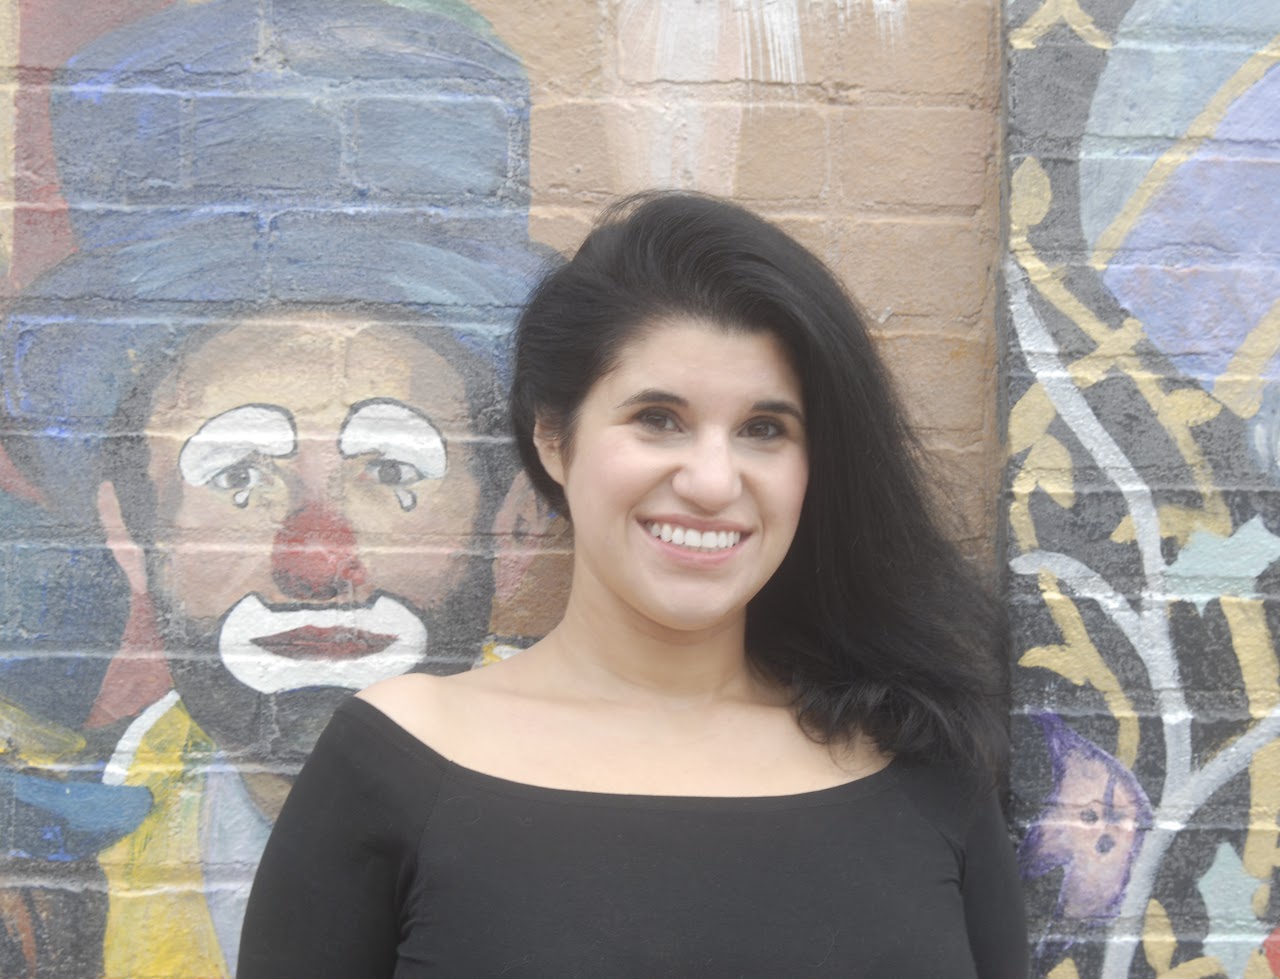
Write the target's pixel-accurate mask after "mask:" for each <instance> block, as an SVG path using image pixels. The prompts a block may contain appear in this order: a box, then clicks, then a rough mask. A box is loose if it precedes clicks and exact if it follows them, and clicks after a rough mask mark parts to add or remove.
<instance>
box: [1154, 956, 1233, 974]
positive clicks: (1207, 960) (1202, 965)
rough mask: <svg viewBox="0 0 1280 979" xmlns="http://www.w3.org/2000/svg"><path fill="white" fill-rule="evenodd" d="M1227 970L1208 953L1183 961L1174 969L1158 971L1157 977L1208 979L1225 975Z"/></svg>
mask: <svg viewBox="0 0 1280 979" xmlns="http://www.w3.org/2000/svg"><path fill="white" fill-rule="evenodd" d="M1226 974H1227V970H1226V969H1224V968H1223V967H1222V963H1221V962H1219V961H1218V960H1217V959H1215V958H1211V957H1210V956H1208V955H1202V956H1200V958H1198V959H1192V960H1191V961H1190V962H1183V963H1182V964H1181V965H1179V966H1178V967H1177V968H1176V969H1170V970H1169V971H1168V972H1161V973H1158V979H1209V977H1210V976H1225V975H1226Z"/></svg>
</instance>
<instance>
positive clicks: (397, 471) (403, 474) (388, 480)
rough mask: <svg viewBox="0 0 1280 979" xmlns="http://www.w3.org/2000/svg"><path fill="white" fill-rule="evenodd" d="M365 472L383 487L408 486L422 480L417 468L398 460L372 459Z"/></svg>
mask: <svg viewBox="0 0 1280 979" xmlns="http://www.w3.org/2000/svg"><path fill="white" fill-rule="evenodd" d="M365 471H366V472H367V473H368V474H369V475H370V476H372V477H373V478H374V479H376V480H377V481H378V482H379V483H381V484H382V485H383V486H408V485H409V484H411V483H416V482H417V481H418V480H420V479H422V478H423V475H422V473H421V472H419V471H418V467H417V466H413V465H411V464H409V463H407V462H401V461H400V460H399V459H374V460H373V461H372V462H371V463H369V466H368V468H367V469H366V470H365Z"/></svg>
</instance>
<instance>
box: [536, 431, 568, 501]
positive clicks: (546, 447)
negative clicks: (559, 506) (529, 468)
mask: <svg viewBox="0 0 1280 979" xmlns="http://www.w3.org/2000/svg"><path fill="white" fill-rule="evenodd" d="M533 447H534V448H535V449H537V450H538V461H539V462H541V463H542V468H543V469H545V470H546V471H547V475H548V476H550V477H551V478H552V479H554V480H555V481H556V482H557V483H559V484H560V485H561V486H564V456H563V454H562V453H561V451H560V436H559V435H557V434H555V433H554V432H553V431H552V429H551V426H550V425H548V424H547V423H546V422H544V421H543V420H542V419H541V418H539V419H538V420H537V421H535V422H534V423H533Z"/></svg>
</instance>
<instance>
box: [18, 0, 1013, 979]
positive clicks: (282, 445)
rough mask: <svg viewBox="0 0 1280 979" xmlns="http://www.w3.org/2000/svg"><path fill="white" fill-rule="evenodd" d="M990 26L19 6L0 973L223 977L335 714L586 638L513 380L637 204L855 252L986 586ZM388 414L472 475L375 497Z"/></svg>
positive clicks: (630, 0) (249, 1)
mask: <svg viewBox="0 0 1280 979" xmlns="http://www.w3.org/2000/svg"><path fill="white" fill-rule="evenodd" d="M998 30H999V11H998V8H997V6H996V5H995V4H994V3H992V2H991V0H827V2H823V3H800V2H798V0H797V2H795V3H765V2H757V0H746V2H733V3H731V2H728V0H723V2H719V3H714V2H713V3H707V2H695V0H665V2H639V0H603V2H601V0H533V2H529V3H509V2H500V0H474V2H472V3H471V4H470V5H468V4H466V3H463V2H461V0H397V2H387V3H381V2H376V0H274V2H273V3H269V4H263V3H259V2H258V0H206V2H201V3H189V4H188V3H173V2H167V0H95V2H93V3H84V2H78V0H4V2H2V3H0V63H2V64H3V68H4V75H3V77H2V78H0V188H3V192H2V193H0V198H2V199H0V246H2V251H3V256H2V257H3V260H4V263H5V271H6V273H7V274H6V279H5V283H6V291H7V294H8V296H9V302H8V303H7V304H6V311H5V319H4V323H3V333H2V335H0V369H2V370H3V377H4V391H5V402H4V406H3V407H4V414H3V418H2V420H3V427H4V430H3V433H0V434H2V435H3V447H4V453H3V454H2V455H0V549H2V558H0V561H2V563H0V573H2V574H3V578H2V579H0V582H2V584H0V730H2V731H3V733H4V736H3V738H0V747H2V753H3V767H0V841H2V843H3V853H4V857H3V864H2V865H0V921H3V923H4V929H3V931H0V973H2V974H4V975H6V976H8V975H14V976H18V975H36V974H38V975H40V976H57V975H67V976H81V975H94V974H98V973H99V972H106V973H107V974H110V975H117V976H135V977H136V976H143V975H220V974H226V972H227V971H228V970H229V969H230V968H231V965H232V963H231V961H230V958H229V956H230V953H231V952H232V951H233V949H234V946H235V935H236V931H237V929H238V921H239V915H240V913H241V907H242V901H243V899H244V895H245V891H246V888H247V883H248V881H249V879H250V878H251V875H252V871H253V866H254V862H255V861H256V858H257V857H256V855H257V853H259V852H260V849H261V846H262V840H263V837H264V835H265V833H266V832H267V830H268V828H269V825H270V821H271V818H272V814H273V813H274V812H275V811H276V810H277V809H278V806H279V803H280V801H281V798H282V797H283V794H284V791H285V790H286V789H287V781H286V780H284V779H282V778H281V777H280V776H281V775H287V774H288V773H289V772H290V771H292V770H293V769H294V768H295V767H296V765H297V764H298V762H299V760H300V759H301V757H302V756H303V755H304V753H305V751H306V750H307V748H308V747H309V745H310V743H311V741H312V740H313V739H314V737H315V735H316V732H317V726H318V725H319V724H321V723H323V720H324V719H325V717H326V716H327V713H328V711H329V710H330V709H331V707H332V705H333V704H334V703H335V702H336V701H337V700H338V699H340V698H341V697H342V696H345V695H346V693H347V692H349V690H350V689H353V688H358V687H360V686H363V685H364V684H366V683H368V682H370V681H371V680H372V679H376V678H377V677H378V676H381V675H385V674H387V673H394V672H399V671H401V670H403V669H408V668H425V669H430V670H436V671H451V670H458V669H465V668H467V667H469V666H471V665H472V664H473V663H475V662H481V661H483V660H484V659H486V658H492V657H494V656H500V655H503V654H504V653H505V651H506V650H507V649H509V648H512V647H515V646H519V645H521V644H523V643H526V642H528V641H530V640H531V639H533V638H536V637H537V636H538V635H540V634H542V633H543V632H545V631H546V629H547V628H549V626H550V625H551V624H552V623H553V622H554V618H555V614H554V613H555V609H556V608H557V606H558V603H559V602H560V601H561V600H562V592H563V581H564V575H565V569H566V560H565V540H564V537H563V528H562V527H561V526H560V524H559V523H558V522H557V521H555V520H554V519H553V518H552V517H551V516H550V515H548V514H546V513H544V512H542V511H540V510H539V509H538V507H537V505H536V503H535V502H534V501H533V499H532V497H531V494H530V492H529V490H528V487H527V486H526V485H525V484H524V483H523V481H522V480H521V479H520V477H518V476H516V475H515V473H514V470H513V467H512V465H511V460H510V458H509V456H507V455H506V454H505V453H503V452H501V451H494V446H495V436H499V435H500V434H501V421H500V412H498V411H497V409H496V406H497V405H498V403H499V401H500V391H501V386H502V377H501V373H502V368H501V358H500V356H498V354H497V351H498V350H499V349H500V347H501V342H502V337H503V334H504V331H505V329H506V327H507V325H508V324H509V322H510V319H511V316H512V315H513V312H514V309H515V306H516V304H517V303H518V301H519V299H520V296H521V295H522V294H523V291H524V289H525V288H527V285H528V282H529V280H530V278H531V277H532V275H533V274H534V272H535V271H536V269H537V268H538V267H539V266H540V265H541V264H542V263H543V261H544V260H545V259H546V257H547V255H549V254H550V252H551V250H553V249H556V250H561V249H567V248H571V247H572V246H573V245H574V244H575V243H576V242H577V241H578V240H579V239H580V238H581V236H582V235H583V234H584V232H585V230H586V228H587V227H588V226H589V224H590V221H591V219H592V216H593V215H594V213H595V212H596V211H597V210H598V208H599V206H600V205H601V204H602V203H603V202H605V201H607V200H608V199H610V198H611V197H613V196H615V195H617V194H618V193H621V192H624V191H628V190H634V189H638V188H642V187H648V186H654V185H662V186H680V187H695V188H699V189H703V190H708V191H713V192H716V193H721V194H726V195H729V196H732V197H734V198H736V199H738V200H741V201H742V202H744V203H746V204H748V205H750V206H752V207H756V208H758V209H760V210H762V211H763V212H765V213H766V214H768V215H769V216H771V217H773V218H775V219H776V220H778V221H779V222H780V223H782V224H783V225H784V226H785V227H786V228H788V229H789V230H791V231H792V232H794V233H795V234H796V235H797V236H798V237H800V238H801V239H802V240H803V241H805V242H807V243H808V244H810V245H811V246H813V247H814V248H815V249H816V250H817V251H818V252H819V253H820V254H821V255H822V256H823V257H824V258H826V259H827V260H828V261H829V262H830V263H831V265H832V266H833V267H834V268H835V269H836V270H837V271H838V272H839V273H840V274H841V275H842V276H843V277H844V278H845V279H846V281H847V282H848V283H849V285H850V286H851V288H852V289H853V290H854V292H855V293H856V295H857V296H858V298H859V299H860V300H861V302H862V303H863V304H864V305H865V306H866V308H867V309H868V311H869V312H870V314H871V315H872V317H873V319H874V321H875V323H876V332H877V335H878V336H879V337H880V338H881V339H882V342H883V343H882V345H883V350H884V352H885V354H886V356H887V357H888V358H889V360H890V362H891V364H892V365H893V367H894V368H895V371H896V372H897V375H898V378H899V382H900V384H901V385H902V388H903V391H904V393H905V395H906V401H907V403H908V405H909V408H910V410H911V412H912V414H913V416H914V418H915V419H916V421H917V422H918V424H919V425H920V426H921V427H922V429H923V431H924V434H925V439H926V442H927V443H928V444H929V445H930V446H931V447H932V448H933V449H934V450H935V451H936V453H937V455H938V456H939V460H940V476H939V485H940V487H947V488H949V489H950V491H951V493H952V498H953V502H952V507H953V509H954V511H955V513H956V516H957V526H958V527H961V528H962V529H961V530H959V531H958V532H959V533H961V534H962V535H963V536H964V537H965V539H966V543H967V546H968V547H969V548H970V550H971V551H973V552H974V553H975V554H976V555H978V556H979V557H980V558H982V559H984V560H986V561H988V562H990V561H991V560H992V559H993V557H994V554H995V546H994V538H995V527H996V521H997V511H996V507H995V505H994V501H995V500H996V498H997V493H998V486H999V479H1000V475H999V468H1000V462H1001V460H1002V450H1001V447H1000V445H999V439H998V434H997V404H998V401H999V397H998V395H999V391H998V389H997V384H996V378H995V364H996V358H997V353H998V351H997V339H996V332H995V330H994V329H993V326H992V324H993V322H994V320H995V317H996V307H997V292H996V273H995V269H996V262H997V258H998V256H999V252H1000V248H999V239H1000V233H1001V232H1000V226H999V195H1000V180H999V174H1000V170H1001V156H1000V152H999V148H998V145H999V144H998V139H999V136H1000V127H999V123H998V119H999V98H1000V96H999V74H1000V58H1001V45H1000V42H999V33H998ZM361 412H364V414H363V415H361V414H360V413H361ZM388 412H390V414H388ZM388 419H391V420H392V421H394V422H396V423H397V424H399V425H401V427H402V428H403V426H404V425H408V426H409V428H410V429H411V430H413V431H415V432H418V441H417V442H415V443H414V444H413V445H409V446H399V448H400V449H403V450H404V451H406V452H418V453H419V454H418V455H416V456H413V458H414V459H418V460H419V462H420V464H421V466H425V467H427V468H430V465H431V463H429V461H422V460H429V459H431V458H436V457H435V456H433V455H432V454H431V448H430V446H431V445H436V444H437V443H436V442H432V439H433V438H434V439H437V440H438V443H439V444H440V445H447V447H448V450H447V466H446V467H445V468H443V469H442V471H440V472H438V473H436V474H435V475H433V476H431V475H427V474H423V473H421V472H420V473H419V474H420V475H423V479H422V480H419V481H413V480H409V479H407V478H406V477H405V476H404V472H405V471H404V470H400V469H397V470H395V471H394V472H393V471H391V470H386V471H383V470H379V471H378V472H376V473H370V472H365V471H363V470H361V473H360V474H356V473H354V472H353V471H351V469H350V467H351V465H352V462H351V459H350V458H348V457H347V456H343V455H341V454H340V453H335V451H334V446H335V444H336V445H341V444H342V442H341V440H342V438H344V437H346V438H352V439H354V438H356V437H357V436H356V434H355V433H357V432H359V433H361V434H360V435H359V437H360V438H366V439H367V438H373V437H374V435H371V434H370V433H376V432H377V431H378V426H379V425H380V424H386V423H387V421H388ZM424 419H425V422H424V421H423V420H424ZM357 423H358V424H357ZM209 426H214V427H215V428H216V427H217V426H223V427H224V428H225V429H227V430H231V429H233V428H234V429H235V430H237V431H239V430H244V431H248V432H250V433H252V438H250V439H248V442H247V443H246V445H245V446H244V452H243V453H242V454H241V455H240V456H238V457H237V458H234V459H233V458H223V457H222V456H219V455H218V454H217V453H216V452H211V451H210V449H209V446H210V445H213V444H216V443H217V442H218V440H217V439H214V438H212V437H208V438H204V437H202V436H201V433H202V432H203V433H205V435H206V436H208V435H209V434H210V433H211V432H213V431H214V428H210V427H209ZM139 433H144V434H145V439H144V441H143V442H142V443H141V444H142V445H144V446H145V447H146V448H147V450H148V452H147V454H145V455H139V454H138V452H137V449H138V444H139V443H138V442H137V439H130V438H129V437H128V436H131V435H137V434H139ZM433 433H434V434H433ZM223 441H225V440H223ZM429 443H430V444H429ZM361 444H363V443H361ZM496 444H498V447H499V448H501V445H500V441H499V442H498V443H496ZM202 446H203V447H202ZM383 450H385V451H384V455H385V454H386V453H388V452H390V448H388V447H387V446H383ZM304 462H305V465H304ZM344 467H347V468H344ZM317 474H319V475H317ZM361 474H363V476H364V477H365V481H364V482H358V481H357V476H358V475H361ZM348 480H350V481H348ZM370 481H372V485H370ZM195 486H199V487H200V488H201V489H202V490H208V491H209V492H208V494H206V495H205V496H201V497H199V499H197V498H196V496H197V494H195V493H194V492H193V491H192V487H195ZM424 499H427V500H429V501H430V505H426V504H423V505H419V503H420V500H424ZM357 567H358V568H359V569H360V572H361V573H360V575H356V574H354V572H352V569H353V568H357ZM349 572H350V573H349ZM357 578H358V579H359V580H360V581H363V582H365V583H366V584H365V585H363V586H361V587H363V588H364V589H365V590H364V591H358V589H357V588H356V586H355V585H354V584H352V582H354V581H355V580H356V579H357ZM357 591H358V593H357ZM303 595H305V596H307V601H308V603H310V604H312V605H314V604H315V603H316V602H317V600H320V601H323V600H325V596H330V597H332V598H333V600H334V601H340V600H345V601H346V603H347V604H348V605H356V606H358V607H359V608H361V609H362V611H361V612H360V614H359V616H357V617H354V618H352V617H348V619H343V620H342V621H341V622H340V621H339V620H338V618H335V617H334V616H333V615H327V614H326V613H323V612H321V613H320V614H318V615H316V616H312V617H311V618H308V619H306V621H303V619H302V618H296V617H295V618H288V617H287V616H288V615H289V614H290V613H289V611H288V606H289V604H290V602H291V601H298V600H299V596H303ZM378 596H381V597H382V598H383V599H386V600H387V602H386V604H378V603H377V602H376V601H375V599H376V598H377V597H378ZM273 616H274V617H273ZM280 616H286V617H280ZM303 634H305V635H306V636H309V637H310V638H309V639H308V640H307V641H309V642H312V643H313V644H317V645H318V646H319V647H321V648H323V649H326V650H327V653H326V654H325V655H322V656H321V657H320V658H318V659H317V658H316V657H315V656H309V657H301V658H300V657H299V656H297V652H298V650H297V649H296V648H293V649H291V648H290V644H291V643H293V644H294V645H295V646H296V644H297V643H298V642H300V641H301V640H300V639H299V636H300V635H303ZM387 636H393V637H394V642H391V643H390V644H388V643H387V642H386V637H387ZM317 637H320V638H317ZM257 639H263V640H269V641H267V642H266V643H265V645H264V644H262V643H255V640H257ZM237 642H238V643H240V644H241V647H245V648H248V647H246V646H245V644H246V643H247V644H248V645H249V646H252V647H253V649H252V650H250V652H252V653H253V655H252V656H251V657H250V658H249V659H250V661H251V662H253V663H254V664H255V666H254V668H253V669H250V670H247V671H244V670H241V671H237V670H233V669H230V668H228V667H227V666H226V663H227V662H230V661H231V660H234V657H230V658H229V659H228V658H227V657H225V656H218V655H214V651H215V650H216V651H218V652H219V653H223V654H225V653H226V652H227V651H228V650H230V651H234V650H236V649H239V648H240V647H237V646H235V643H237ZM325 644H328V645H327V646H326V645H325ZM263 649H267V650H268V651H269V652H270V655H268V654H264V653H263V652H262V650H263ZM272 650H274V652H271V651H272ZM310 652H311V653H315V652H316V650H315V649H312V650H310ZM300 659H302V660H305V661H306V666H305V668H299V667H298V662H299V661H300ZM157 922H166V923H167V926H166V927H158V926H157Z"/></svg>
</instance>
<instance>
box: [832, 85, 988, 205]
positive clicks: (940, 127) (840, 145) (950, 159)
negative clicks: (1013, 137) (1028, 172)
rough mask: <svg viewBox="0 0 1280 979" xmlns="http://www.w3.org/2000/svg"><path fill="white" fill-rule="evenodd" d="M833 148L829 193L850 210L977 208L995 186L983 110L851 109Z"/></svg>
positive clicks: (844, 115)
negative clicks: (858, 206) (858, 207)
mask: <svg viewBox="0 0 1280 979" xmlns="http://www.w3.org/2000/svg"><path fill="white" fill-rule="evenodd" d="M833 141H834V144H835V152H836V154H837V155H836V161H835V180H834V181H833V184H834V186H833V190H834V191H835V192H836V193H838V194H840V195H842V196H843V197H844V199H845V200H846V201H847V202H848V203H850V204H855V205H856V204H859V203H861V204H865V205H910V206H917V207H918V206H922V205H926V206H927V205H932V206H936V207H946V208H976V207H978V206H980V205H982V204H983V203H984V201H986V199H987V196H988V192H989V189H990V188H991V187H992V186H994V184H995V179H996V120H995V118H994V116H993V115H992V113H991V112H989V111H986V110H977V109H951V108H913V107H908V106H895V107H892V108H857V109H852V110H850V111H848V112H846V113H842V114H841V116H840V117H839V122H838V123H837V124H836V127H835V130H834V134H833Z"/></svg>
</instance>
